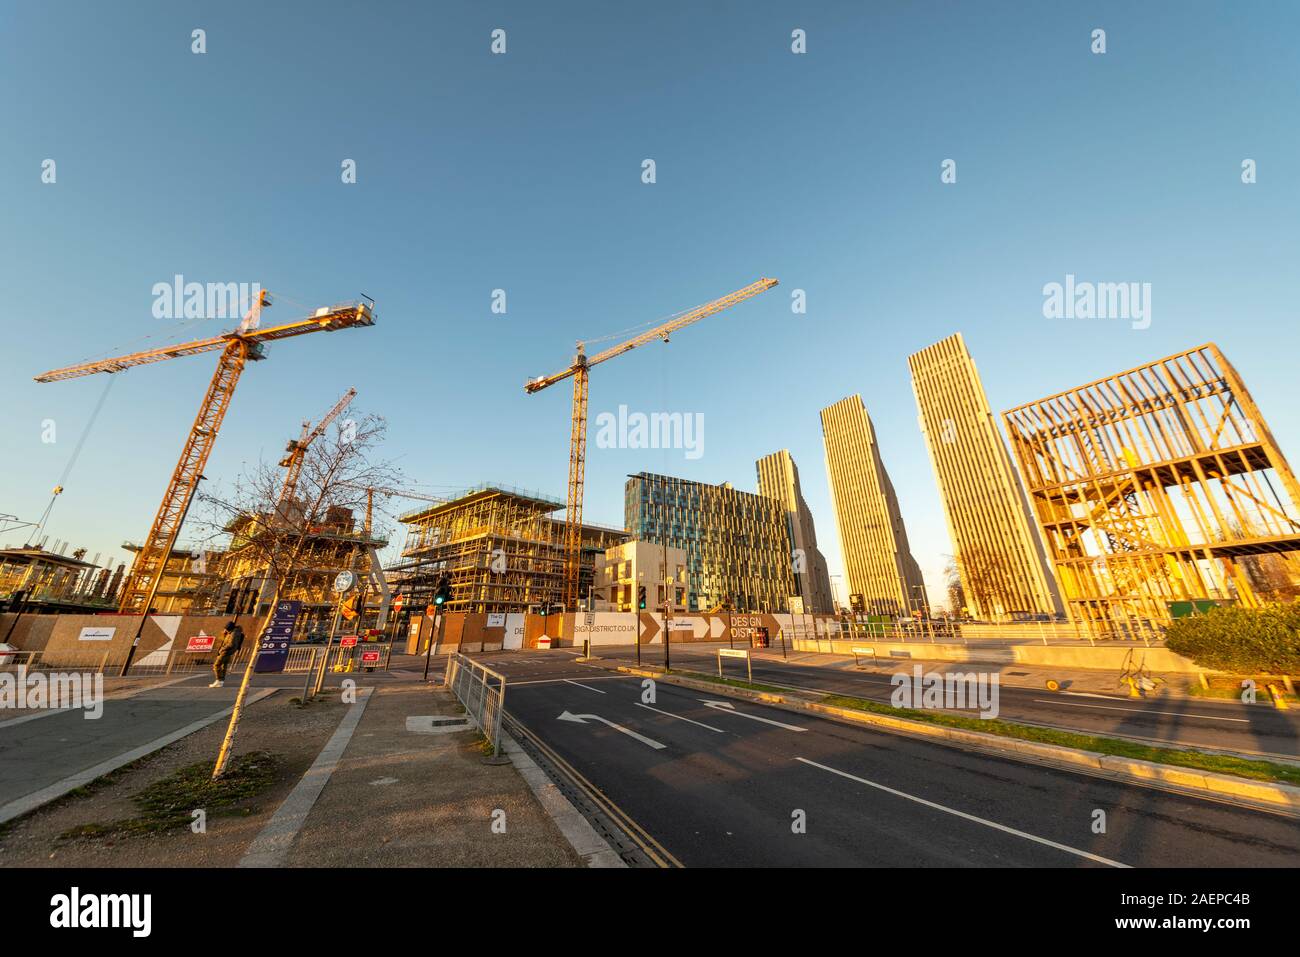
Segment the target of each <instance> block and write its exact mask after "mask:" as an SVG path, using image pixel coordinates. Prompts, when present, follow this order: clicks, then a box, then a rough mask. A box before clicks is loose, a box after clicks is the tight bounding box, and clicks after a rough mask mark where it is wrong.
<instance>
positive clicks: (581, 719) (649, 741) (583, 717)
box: [559, 711, 667, 751]
mask: <svg viewBox="0 0 1300 957" xmlns="http://www.w3.org/2000/svg"><path fill="white" fill-rule="evenodd" d="M587 719H591V720H592V721H599V722H601V723H602V724H607V725H609V726H610V727H611V728H613V729H614V730H615V731H622V732H623V733H624V734H626V735H627V736H628V737H629V738H636V739H637V740H638V741H640V742H641V743H642V744H646V745H649V746H650V747H652V748H654V749H655V750H656V751H658V750H661V749H662V748H666V747H667V745H666V744H661V743H659V742H658V741H656V740H655V739H654V738H647V737H646V736H645V735H644V734H637V733H636V732H635V731H633V730H632V729H631V728H625V727H623V726H622V725H621V724H615V723H614V722H613V721H610V720H609V718H602V717H601V716H600V715H598V714H570V713H569V712H567V711H566V712H564V713H563V714H561V715H560V716H559V720H561V721H573V722H575V723H576V724H586V723H587Z"/></svg>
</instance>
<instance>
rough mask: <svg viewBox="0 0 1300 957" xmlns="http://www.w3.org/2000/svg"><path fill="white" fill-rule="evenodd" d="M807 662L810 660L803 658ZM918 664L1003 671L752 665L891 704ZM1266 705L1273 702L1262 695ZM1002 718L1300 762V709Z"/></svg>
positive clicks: (1128, 710) (763, 659)
mask: <svg viewBox="0 0 1300 957" xmlns="http://www.w3.org/2000/svg"><path fill="white" fill-rule="evenodd" d="M717 647H718V646H717V645H712V644H710V645H703V646H689V647H682V646H678V645H673V647H672V649H671V654H672V664H673V667H674V668H682V669H689V670H692V671H702V672H706V673H711V674H716V673H717V657H716V654H715V651H716V649H717ZM596 654H598V655H599V656H600V657H601V658H602V659H603V660H606V661H612V662H615V663H617V664H632V663H634V662H635V659H636V648H635V646H633V645H629V646H626V647H622V646H617V647H601V648H597V649H596ZM799 657H801V658H805V659H806V658H807V657H808V656H806V655H801V656H799ZM642 660H643V661H644V662H645V663H646V664H648V665H649V666H650V667H658V666H660V665H662V663H663V646H662V645H657V646H650V647H648V648H642ZM914 664H920V665H922V667H923V668H924V669H925V670H926V671H931V670H935V671H940V672H948V671H952V672H971V671H976V672H978V671H982V670H989V671H992V672H993V673H997V672H1000V671H1003V670H1006V669H1005V666H1002V665H989V664H980V663H979V662H962V663H952V662H911V661H902V660H899V661H895V662H893V663H892V664H885V663H883V662H882V663H881V665H880V666H878V667H876V668H874V669H873V668H872V666H871V665H870V664H868V663H865V662H864V667H863V669H862V670H857V669H854V668H853V667H852V666H851V665H850V666H848V667H845V666H844V665H838V666H837V665H824V666H818V665H810V664H804V663H799V664H787V663H785V662H784V661H783V660H782V658H781V656H780V652H779V651H776V652H775V653H769V654H759V655H756V656H755V657H754V659H753V666H754V680H755V681H756V682H758V683H760V684H771V685H785V686H789V687H794V688H805V689H809V690H817V691H825V692H830V693H833V694H848V695H854V696H856V697H860V698H870V699H872V700H875V701H881V702H884V703H888V702H889V697H890V693H891V692H892V691H893V686H892V685H891V684H890V675H891V674H893V673H894V672H895V671H899V670H904V671H906V672H908V673H910V672H911V670H912V667H913V665H914ZM743 665H744V663H743V662H739V661H737V662H731V663H730V669H731V670H730V671H729V672H728V673H729V674H731V675H732V676H739V677H744V668H743ZM1261 695H1262V698H1261V700H1264V699H1266V697H1267V695H1266V694H1264V693H1263V691H1262V689H1261ZM998 717H1000V718H1005V719H1007V720H1020V721H1026V722H1030V723H1033V724H1041V725H1050V726H1052V727H1058V728H1065V729H1068V730H1071V731H1082V732H1087V733H1090V734H1109V735H1117V736H1121V737H1128V738H1140V739H1143V740H1147V741H1155V742H1161V743H1168V744H1177V745H1180V746H1183V747H1195V748H1206V749H1218V750H1225V751H1234V752H1237V753H1240V754H1250V755H1259V756H1263V757H1276V758H1281V759H1284V760H1290V761H1297V760H1300V710H1295V711H1278V710H1277V709H1275V708H1274V707H1272V706H1271V705H1269V704H1262V703H1261V704H1256V705H1244V704H1242V703H1241V702H1239V701H1228V700H1223V699H1216V698H1183V697H1156V698H1147V699H1139V698H1128V697H1120V696H1099V695H1093V694H1074V693H1071V692H1069V691H1065V692H1055V693H1053V692H1050V691H1048V690H1046V688H1043V689H1037V688H1017V687H1014V686H1011V685H1006V684H1001V685H1000V686H999V713H998Z"/></svg>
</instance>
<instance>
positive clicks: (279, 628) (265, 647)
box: [253, 600, 302, 674]
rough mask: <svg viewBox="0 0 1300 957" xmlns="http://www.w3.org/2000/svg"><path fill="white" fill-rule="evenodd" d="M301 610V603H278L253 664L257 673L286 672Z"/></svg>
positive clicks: (263, 634)
mask: <svg viewBox="0 0 1300 957" xmlns="http://www.w3.org/2000/svg"><path fill="white" fill-rule="evenodd" d="M301 608H302V602H300V601H288V600H286V601H282V602H277V603H276V606H275V614H274V615H272V616H271V624H270V625H269V626H268V627H267V629H266V631H265V632H263V633H262V640H261V643H260V644H259V645H258V648H257V661H256V662H254V664H253V671H254V672H255V673H257V674H268V673H273V672H280V671H284V666H285V663H286V662H287V661H288V660H289V646H290V645H291V644H293V625H294V622H296V621H297V620H298V612H299V610H300V609H301Z"/></svg>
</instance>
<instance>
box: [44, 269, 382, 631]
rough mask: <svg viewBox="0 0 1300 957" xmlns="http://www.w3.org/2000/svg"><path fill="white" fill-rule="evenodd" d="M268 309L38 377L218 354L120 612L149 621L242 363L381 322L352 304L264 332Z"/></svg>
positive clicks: (266, 301)
mask: <svg viewBox="0 0 1300 957" xmlns="http://www.w3.org/2000/svg"><path fill="white" fill-rule="evenodd" d="M270 305H271V299H270V294H269V293H268V292H266V291H265V290H262V291H261V292H260V293H259V295H258V298H257V301H256V302H255V303H254V304H253V307H252V309H250V310H249V312H248V315H246V316H245V317H244V320H243V321H242V322H241V323H240V324H239V327H238V328H237V329H235V330H234V331H232V332H226V333H222V334H221V335H219V336H212V337H210V338H207V339H196V340H194V341H193V342H186V343H181V344H179V345H172V346H163V347H161V348H158V349H150V350H148V351H145V352H133V353H131V354H129V355H124V356H116V357H114V358H111V359H100V360H98V361H95V362H84V363H81V364H80V365H75V366H68V367H67V368H63V369H54V370H52V371H50V372H46V373H44V374H43V375H38V376H36V381H37V382H59V381H62V380H64V379H76V378H80V377H81V376H88V375H95V374H96V373H99V372H107V373H114V372H121V371H122V370H123V369H129V368H132V367H134V366H141V365H149V364H150V363H154V362H162V361H164V360H166V359H178V358H181V357H183V356H192V355H198V354H200V353H204V352H219V353H220V355H219V356H218V358H217V370H216V372H215V373H214V374H213V376H212V382H211V383H210V384H209V385H208V390H207V392H206V393H205V394H204V396H203V401H202V402H201V403H200V405H199V411H198V415H197V416H195V418H194V425H193V426H191V428H190V432H189V435H188V437H187V438H186V440H185V445H184V447H183V448H182V450H181V457H180V460H179V461H178V462H177V463H176V469H175V471H173V472H172V477H171V481H170V482H168V484H167V491H166V493H165V494H164V495H163V500H162V504H161V505H160V506H159V508H158V514H157V515H156V516H155V517H154V520H153V525H152V526H151V527H150V529H149V535H148V537H147V538H145V540H144V543H143V544H142V546H141V548H140V551H139V552H138V553H137V554H136V557H135V562H134V563H133V564H132V566H131V574H130V576H129V577H128V579H127V582H126V585H125V586H124V587H123V589H122V600H121V603H120V608H119V610H120V611H122V612H124V613H132V612H134V613H136V614H140V615H147V614H148V612H149V604H150V602H151V596H152V595H153V594H154V593H155V592H156V590H157V586H158V581H159V579H160V578H161V576H162V573H163V570H164V568H165V567H166V564H167V557H168V556H169V555H170V554H171V550H172V548H173V547H175V545H176V537H177V535H178V534H179V533H180V528H181V524H182V523H183V522H184V520H185V513H186V511H187V510H188V508H189V504H190V500H191V499H192V498H193V496H194V490H195V488H196V487H197V486H198V483H199V479H200V477H201V476H202V473H203V467H204V465H206V464H207V461H208V456H209V454H210V453H211V452H212V446H213V443H215V442H216V438H217V432H218V431H219V430H220V428H221V422H222V420H223V419H224V418H225V416H226V409H227V408H228V407H229V406H230V399H231V397H232V396H233V395H234V391H235V385H236V383H238V381H239V376H240V374H241V373H242V372H243V371H244V365H245V364H246V363H248V362H251V361H256V360H258V359H263V358H265V351H264V349H263V345H264V343H267V342H274V341H275V340H277V339H289V338H292V337H294V336H301V335H305V334H307V333H310V332H333V331H335V330H337V329H350V328H353V327H355V326H370V325H374V321H375V319H374V313H373V311H372V307H371V304H370V303H369V302H351V303H342V304H339V305H335V306H328V307H322V308H320V309H317V310H316V312H315V314H313V315H311V316H309V317H307V318H305V319H299V320H297V321H295V322H289V323H285V324H284V325H279V326H268V327H266V328H262V327H261V322H260V320H261V311H262V309H263V308H264V307H267V306H270ZM142 621H143V619H142Z"/></svg>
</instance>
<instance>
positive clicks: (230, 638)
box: [208, 618, 244, 688]
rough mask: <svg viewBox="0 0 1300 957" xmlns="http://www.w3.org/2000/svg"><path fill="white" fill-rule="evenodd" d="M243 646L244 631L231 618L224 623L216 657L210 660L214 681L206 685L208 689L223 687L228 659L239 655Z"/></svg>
mask: <svg viewBox="0 0 1300 957" xmlns="http://www.w3.org/2000/svg"><path fill="white" fill-rule="evenodd" d="M243 644H244V629H243V628H241V627H240V626H239V622H237V621H235V620H234V619H233V618H232V619H231V620H230V621H228V622H226V627H225V629H224V630H223V631H222V636H221V646H220V647H219V648H217V657H215V658H214V659H212V676H213V678H214V679H215V680H214V681H213V682H212V684H210V685H208V687H209V688H220V687H223V686H224V685H225V683H226V669H227V668H229V667H230V659H232V658H234V657H235V655H236V654H238V653H239V649H240V648H241V647H242V646H243Z"/></svg>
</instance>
